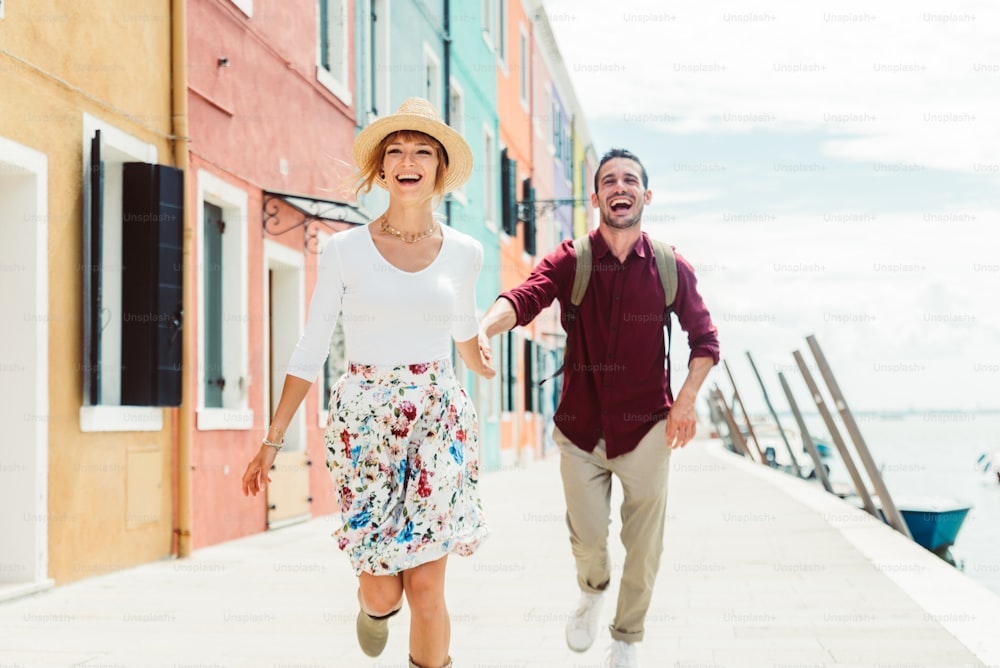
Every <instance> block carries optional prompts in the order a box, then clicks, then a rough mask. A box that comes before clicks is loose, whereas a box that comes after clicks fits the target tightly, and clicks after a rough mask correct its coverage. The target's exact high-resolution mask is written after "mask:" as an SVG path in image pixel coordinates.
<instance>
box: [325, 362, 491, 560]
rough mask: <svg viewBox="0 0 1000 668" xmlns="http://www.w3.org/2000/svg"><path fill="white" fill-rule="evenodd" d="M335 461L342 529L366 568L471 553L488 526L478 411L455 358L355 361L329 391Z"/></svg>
mask: <svg viewBox="0 0 1000 668" xmlns="http://www.w3.org/2000/svg"><path fill="white" fill-rule="evenodd" d="M326 464H327V468H328V469H329V471H330V477H331V479H332V480H333V487H334V492H335V494H336V498H337V501H338V503H339V506H340V513H341V521H342V525H341V526H340V528H339V529H337V530H336V531H335V532H334V534H333V535H334V536H335V537H336V538H337V545H338V546H339V547H340V549H341V550H343V551H344V552H345V553H347V556H348V557H349V558H350V560H351V564H352V565H353V566H354V571H355V573H357V574H360V573H362V572H366V573H371V574H373V575H391V574H394V573H398V572H400V571H402V570H405V569H408V568H413V567H415V566H419V565H421V564H425V563H429V562H431V561H435V560H437V559H440V558H441V557H443V556H445V555H447V554H449V553H452V552H454V553H456V554H459V555H462V556H467V555H470V554H472V553H473V552H475V551H476V549H477V548H478V547H479V545H480V543H481V541H482V540H483V539H484V538H485V537H486V535H487V533H488V530H487V527H486V522H485V519H484V517H483V511H482V504H481V502H480V499H479V489H478V481H479V438H478V427H477V420H476V412H475V408H474V407H473V405H472V402H471V401H470V400H469V397H468V395H467V394H466V393H465V390H463V389H462V387H461V386H460V385H459V384H458V381H457V379H456V378H455V373H454V371H453V369H452V366H451V363H450V362H449V361H446V360H441V361H435V362H429V363H427V364H410V365H404V366H374V365H366V364H357V363H354V362H352V363H350V365H349V368H348V370H347V373H345V374H344V375H343V376H342V377H341V378H340V380H339V381H338V382H337V384H336V385H335V386H334V388H333V393H332V394H331V397H330V420H329V422H328V423H327V428H326Z"/></svg>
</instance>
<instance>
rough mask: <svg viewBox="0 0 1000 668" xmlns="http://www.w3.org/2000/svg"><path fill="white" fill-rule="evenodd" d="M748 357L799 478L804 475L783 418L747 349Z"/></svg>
mask: <svg viewBox="0 0 1000 668" xmlns="http://www.w3.org/2000/svg"><path fill="white" fill-rule="evenodd" d="M747 359H748V360H750V368H751V369H753V375H754V376H756V377H757V384H758V385H760V391H761V394H763V395H764V403H765V404H767V410H769V411H770V412H771V417H773V418H774V424H775V426H776V427H778V433H779V434H781V440H782V441H784V442H785V448H787V449H788V456H789V457H791V458H792V468H794V469H795V475H796V476H798V477H799V478H801V477H802V469H801V468H799V460H798V459H797V458H796V457H795V452H794V451H793V450H792V446H791V444H790V443H789V442H788V437H787V436H785V430H784V429H782V428H781V420H780V419H778V413H777V412H776V411H775V410H774V406H772V405H771V398H770V397H768V396H767V388H766V387H764V380H763V379H762V378H761V377H760V374H759V373H757V365H756V364H754V363H753V357H751V356H750V351H749V350H748V351H747Z"/></svg>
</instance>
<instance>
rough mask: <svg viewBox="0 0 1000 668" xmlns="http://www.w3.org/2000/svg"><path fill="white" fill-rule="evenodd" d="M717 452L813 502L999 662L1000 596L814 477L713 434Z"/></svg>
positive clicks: (971, 644) (959, 635) (941, 618)
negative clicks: (738, 450)
mask: <svg viewBox="0 0 1000 668" xmlns="http://www.w3.org/2000/svg"><path fill="white" fill-rule="evenodd" d="M706 450H708V451H709V452H710V453H711V454H712V455H713V456H715V457H717V458H719V459H722V460H725V461H726V462H727V463H728V464H731V465H733V466H736V467H742V468H743V469H745V470H746V471H747V473H749V474H751V475H754V476H756V477H758V478H760V479H762V480H765V481H767V482H768V483H769V484H771V485H773V486H775V487H778V488H779V489H781V491H783V492H785V493H786V494H788V495H789V496H791V497H793V498H794V499H795V500H797V501H799V502H801V503H802V504H804V505H806V506H807V507H809V508H811V509H812V510H813V511H815V512H816V513H817V514H819V515H820V516H822V517H823V519H824V520H825V521H826V522H827V523H828V524H829V525H830V526H831V527H833V528H835V529H837V530H838V531H839V532H840V534H841V535H842V536H844V538H845V539H847V541H848V542H849V543H851V544H852V545H853V546H854V547H855V548H857V550H858V551H859V552H860V553H861V554H863V555H864V556H865V557H866V558H867V559H868V560H869V561H871V562H872V565H873V566H874V567H875V568H876V569H877V570H878V571H880V572H881V573H883V574H884V575H885V576H886V577H888V578H889V579H890V580H892V581H893V582H894V583H895V584H896V585H898V586H899V588H900V589H902V590H903V591H904V592H906V593H907V594H908V595H909V596H910V598H912V599H913V600H914V601H915V602H916V603H917V605H919V606H920V607H921V608H923V610H924V613H925V616H926V618H927V619H928V620H934V621H936V622H938V623H939V624H941V626H943V627H944V628H945V629H946V630H947V631H948V632H949V633H950V634H951V635H952V636H954V637H955V638H956V639H957V640H958V641H959V642H961V643H962V644H963V645H965V646H966V647H967V648H968V649H969V650H970V651H971V652H972V653H974V654H975V655H976V656H977V657H978V658H979V659H980V660H981V661H983V663H985V664H986V665H987V666H1000V634H997V632H996V629H997V624H998V623H1000V596H997V595H996V594H994V593H993V592H992V591H990V590H989V589H987V588H986V587H984V586H983V585H981V584H979V583H978V582H976V581H975V580H973V579H972V578H970V577H968V576H966V575H964V574H963V573H962V572H960V571H958V570H957V569H955V568H954V567H953V566H950V565H948V564H947V563H945V562H944V561H943V560H942V559H940V558H939V557H937V556H935V555H934V554H933V553H931V552H928V551H927V550H925V549H924V548H922V547H920V546H919V545H917V544H915V543H913V542H912V541H910V540H909V539H907V538H905V537H904V536H902V535H901V534H900V533H898V532H897V531H895V530H894V529H892V528H891V527H890V526H888V525H887V524H884V523H882V522H879V521H878V520H876V519H875V518H873V517H872V516H871V515H869V514H868V513H866V512H865V511H864V510H862V509H860V508H855V507H854V506H852V505H850V504H849V503H847V502H845V501H843V500H841V499H840V498H838V497H836V496H834V495H832V494H830V493H828V492H825V491H823V490H821V489H819V488H818V487H816V486H814V485H813V484H812V483H809V482H806V481H804V480H800V479H798V478H795V477H793V476H791V475H789V474H787V473H782V472H780V471H776V470H774V469H771V468H768V467H765V466H761V465H760V464H756V463H753V462H750V461H748V460H747V459H746V458H744V457H741V456H739V455H737V454H735V453H733V452H730V451H729V450H727V449H726V448H725V447H723V445H722V442H721V441H718V440H715V439H713V440H712V441H711V442H710V443H708V444H706Z"/></svg>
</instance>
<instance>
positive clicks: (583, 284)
mask: <svg viewBox="0 0 1000 668" xmlns="http://www.w3.org/2000/svg"><path fill="white" fill-rule="evenodd" d="M573 250H574V251H575V252H576V274H575V275H574V276H573V292H572V293H571V294H570V297H569V301H570V303H571V304H572V305H573V306H579V305H580V302H582V301H583V295H584V294H586V292H587V285H588V284H589V283H590V274H591V272H592V271H593V269H594V253H593V251H592V250H591V248H590V235H589V234H585V235H583V236H582V237H577V238H576V239H573Z"/></svg>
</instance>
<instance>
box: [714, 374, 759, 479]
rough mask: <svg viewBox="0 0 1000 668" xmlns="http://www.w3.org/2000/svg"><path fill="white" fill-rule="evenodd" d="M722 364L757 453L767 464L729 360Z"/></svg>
mask: <svg viewBox="0 0 1000 668" xmlns="http://www.w3.org/2000/svg"><path fill="white" fill-rule="evenodd" d="M722 365H723V366H724V367H725V368H726V375H728V376H729V383H730V384H731V385H732V386H733V397H734V398H735V399H736V403H737V404H739V406H740V411H741V412H742V413H743V419H744V420H746V421H747V433H748V434H749V435H750V439H751V440H752V441H753V445H754V447H755V448H756V449H757V454H758V455H759V456H760V459H759V460H758V461H760V462H761V463H762V464H767V457H765V456H764V451H763V450H761V449H760V441H758V440H757V434H755V433H754V431H753V425H752V424H750V414H749V413H747V409H746V406H744V405H743V399H741V398H740V391H739V390H738V389H737V388H736V380H735V379H734V378H733V372H732V371H730V370H729V362H727V361H726V360H722Z"/></svg>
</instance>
